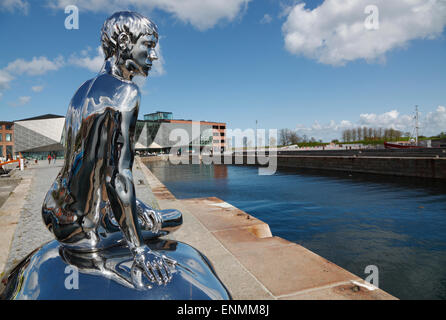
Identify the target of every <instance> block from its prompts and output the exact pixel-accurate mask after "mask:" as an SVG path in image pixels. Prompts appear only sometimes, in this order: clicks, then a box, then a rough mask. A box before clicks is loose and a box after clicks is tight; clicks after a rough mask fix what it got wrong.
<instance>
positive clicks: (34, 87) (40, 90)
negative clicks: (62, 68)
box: [31, 86, 43, 92]
mask: <svg viewBox="0 0 446 320" xmlns="http://www.w3.org/2000/svg"><path fill="white" fill-rule="evenodd" d="M31 89H32V90H33V91H34V92H42V90H43V86H33V87H31Z"/></svg>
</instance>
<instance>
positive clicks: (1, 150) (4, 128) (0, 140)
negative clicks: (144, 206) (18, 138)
mask: <svg viewBox="0 0 446 320" xmlns="http://www.w3.org/2000/svg"><path fill="white" fill-rule="evenodd" d="M13 155H14V123H13V122H9V121H0V158H1V159H3V160H6V159H12V157H13Z"/></svg>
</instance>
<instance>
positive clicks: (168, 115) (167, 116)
mask: <svg viewBox="0 0 446 320" xmlns="http://www.w3.org/2000/svg"><path fill="white" fill-rule="evenodd" d="M144 120H148V121H159V120H173V114H172V112H164V111H157V112H154V113H149V114H145V115H144Z"/></svg>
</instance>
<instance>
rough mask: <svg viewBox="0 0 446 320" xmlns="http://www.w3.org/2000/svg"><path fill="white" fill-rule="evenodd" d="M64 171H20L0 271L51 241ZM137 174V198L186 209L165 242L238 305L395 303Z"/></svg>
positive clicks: (221, 210)
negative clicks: (51, 195)
mask: <svg viewBox="0 0 446 320" xmlns="http://www.w3.org/2000/svg"><path fill="white" fill-rule="evenodd" d="M61 166H62V161H60V160H59V161H58V162H57V163H56V164H51V165H48V163H47V162H46V161H40V163H39V164H37V165H35V164H31V165H30V166H29V167H28V168H27V169H26V170H25V171H23V172H20V171H17V172H16V173H15V177H17V178H20V179H21V180H20V183H19V184H18V185H17V187H16V188H15V189H14V191H13V193H12V194H11V195H10V196H9V197H8V199H7V200H6V202H5V203H4V204H3V206H2V207H1V208H0V241H1V242H0V243H1V246H0V272H2V271H3V270H8V269H9V268H10V267H12V266H13V265H14V264H15V263H17V262H18V261H20V260H21V259H22V258H23V257H25V256H26V255H27V254H28V253H30V252H31V251H32V250H34V249H36V248H38V247H39V246H41V245H42V244H44V243H45V242H47V241H50V240H52V239H54V237H53V235H52V234H51V233H50V232H49V231H48V230H47V229H46V227H45V226H44V224H43V222H42V218H41V206H42V202H43V199H44V196H45V194H46V192H47V191H48V190H49V187H50V185H51V183H52V182H53V180H54V178H55V177H56V175H57V173H58V172H59V170H60V169H61ZM133 175H134V181H135V189H136V194H137V197H138V198H139V199H141V200H142V201H144V202H146V203H148V204H150V205H152V206H153V207H156V208H161V209H168V208H176V209H179V210H180V211H182V213H183V219H184V223H183V226H182V227H181V228H180V229H179V230H178V231H177V232H175V233H173V234H171V235H169V236H168V237H169V238H171V239H174V240H178V241H183V242H186V243H188V244H190V245H192V246H193V247H195V248H197V249H198V250H200V251H201V252H203V253H204V254H205V255H206V256H207V257H208V258H209V260H210V261H211V262H212V263H213V266H214V268H215V270H216V272H217V274H218V276H219V277H220V279H221V280H222V281H223V283H224V284H225V285H226V286H227V288H228V290H229V291H230V292H231V294H232V296H233V298H234V299H394V297H392V296H391V295H389V294H387V293H385V292H384V291H382V290H380V289H377V288H374V287H371V286H370V285H369V284H368V283H366V282H364V281H363V280H362V279H360V278H359V277H357V276H355V275H353V274H351V273H350V272H348V271H346V270H344V269H342V268H340V267H339V266H337V265H335V264H333V263H331V262H329V261H327V260H326V259H324V258H322V257H320V256H318V255H316V254H314V253H313V252H311V251H309V250H307V249H305V248H303V247H302V246H299V245H297V244H294V243H292V242H288V241H286V240H284V239H281V238H278V237H273V236H272V235H271V231H270V229H269V226H268V225H267V224H265V223H264V222H262V221H260V220H258V219H256V218H254V217H252V216H250V215H248V214H247V213H245V212H243V211H241V210H239V209H237V208H235V207H233V206H231V205H230V204H228V203H226V202H224V201H222V200H220V199H217V198H205V199H187V200H178V199H176V198H175V197H174V196H173V195H172V194H171V193H170V192H169V190H167V189H166V187H165V186H164V185H163V184H162V183H161V182H160V181H159V180H158V179H157V178H156V177H155V176H154V175H153V174H152V173H151V172H150V170H149V169H148V168H147V167H146V166H145V165H144V164H143V163H142V162H141V160H140V159H139V158H138V157H137V158H136V161H135V166H134V169H133Z"/></svg>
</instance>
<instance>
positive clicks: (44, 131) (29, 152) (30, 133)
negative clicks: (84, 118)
mask: <svg viewBox="0 0 446 320" xmlns="http://www.w3.org/2000/svg"><path fill="white" fill-rule="evenodd" d="M64 125H65V117H63V116H58V115H53V114H46V115H43V116H38V117H33V118H28V119H22V120H18V121H14V152H15V154H18V153H19V152H20V153H21V154H22V155H23V156H24V157H25V158H30V159H46V157H47V156H48V154H51V155H55V156H57V157H58V158H61V157H63V155H64V148H63V145H62V144H61V138H62V132H63V128H64Z"/></svg>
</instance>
